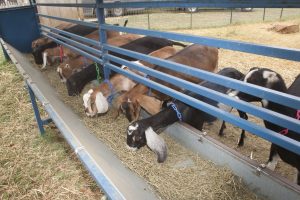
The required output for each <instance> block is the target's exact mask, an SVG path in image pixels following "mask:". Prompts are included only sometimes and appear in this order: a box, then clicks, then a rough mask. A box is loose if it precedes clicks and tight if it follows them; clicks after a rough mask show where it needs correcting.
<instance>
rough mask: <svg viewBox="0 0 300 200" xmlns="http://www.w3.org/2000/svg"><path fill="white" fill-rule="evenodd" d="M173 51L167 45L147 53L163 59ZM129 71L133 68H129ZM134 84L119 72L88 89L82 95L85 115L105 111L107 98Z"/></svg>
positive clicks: (141, 63)
mask: <svg viewBox="0 0 300 200" xmlns="http://www.w3.org/2000/svg"><path fill="white" fill-rule="evenodd" d="M175 53H176V49H175V48H173V47H170V46H167V47H164V48H162V49H159V50H156V51H154V52H152V53H151V54H149V55H150V56H154V57H158V58H162V59H164V58H167V57H170V56H172V55H174V54H175ZM134 62H136V63H139V64H140V65H144V66H147V67H151V66H153V65H152V64H151V63H146V62H140V61H134ZM122 68H124V69H127V70H129V69H128V68H127V67H125V66H122ZM130 71H133V70H131V69H130ZM133 72H135V73H137V74H139V72H138V71H133ZM140 75H142V74H140ZM135 84H136V83H135V82H134V81H132V80H131V79H129V78H127V77H126V76H124V75H121V74H116V75H114V76H112V78H110V80H109V81H105V82H103V83H102V84H101V85H100V86H99V87H96V88H93V89H90V90H89V91H88V92H87V93H86V94H84V95H83V102H84V104H83V105H84V107H85V113H86V115H87V116H90V117H93V116H95V115H96V114H98V113H104V112H107V110H108V107H107V106H106V105H108V101H111V100H112V99H108V98H112V97H113V95H114V94H115V93H118V92H120V91H128V90H130V89H131V88H133V86H135ZM103 97H105V98H103ZM99 101H105V102H99ZM92 105H95V106H92ZM101 105H103V106H105V109H103V108H101V107H99V106H101Z"/></svg>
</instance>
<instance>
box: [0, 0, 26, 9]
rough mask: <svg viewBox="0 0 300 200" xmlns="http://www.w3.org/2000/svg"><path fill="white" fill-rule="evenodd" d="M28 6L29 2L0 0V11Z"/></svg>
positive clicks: (23, 0) (24, 0)
mask: <svg viewBox="0 0 300 200" xmlns="http://www.w3.org/2000/svg"><path fill="white" fill-rule="evenodd" d="M28 5H30V1H29V0H0V9H2V8H12V7H20V6H28Z"/></svg>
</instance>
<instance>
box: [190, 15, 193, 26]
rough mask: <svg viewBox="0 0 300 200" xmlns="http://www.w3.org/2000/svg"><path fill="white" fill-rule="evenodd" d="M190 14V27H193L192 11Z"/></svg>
mask: <svg viewBox="0 0 300 200" xmlns="http://www.w3.org/2000/svg"><path fill="white" fill-rule="evenodd" d="M190 13H191V16H190V29H193V12H190Z"/></svg>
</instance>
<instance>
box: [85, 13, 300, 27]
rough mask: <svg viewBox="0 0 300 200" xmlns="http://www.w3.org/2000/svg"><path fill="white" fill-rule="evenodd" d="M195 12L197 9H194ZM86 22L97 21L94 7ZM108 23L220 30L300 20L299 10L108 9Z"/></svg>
mask: <svg viewBox="0 0 300 200" xmlns="http://www.w3.org/2000/svg"><path fill="white" fill-rule="evenodd" d="M195 9H196V8H195ZM83 13H84V19H85V20H91V19H95V18H96V12H95V8H83ZM105 14H106V23H109V24H116V23H119V24H122V23H123V22H124V21H125V20H127V19H128V21H129V23H128V26H129V27H136V28H145V29H154V30H176V29H197V28H210V27H220V26H226V25H230V24H240V23H255V22H262V21H279V20H287V19H293V18H297V17H300V9H299V8H253V9H251V10H243V9H241V8H235V9H221V8H218V9H216V8H211V9H208V8H202V9H200V8H198V9H196V10H190V9H185V8H149V9H147V8H146V9H145V8H130V9H122V8H117V9H106V11H105Z"/></svg>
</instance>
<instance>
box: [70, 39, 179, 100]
mask: <svg viewBox="0 0 300 200" xmlns="http://www.w3.org/2000/svg"><path fill="white" fill-rule="evenodd" d="M173 45H181V46H185V45H184V44H181V43H178V42H174V41H170V40H167V39H162V38H155V37H148V36H147V37H142V38H139V39H136V40H134V41H132V42H130V43H128V44H125V45H122V46H120V48H123V49H126V50H131V51H135V52H138V53H143V54H149V53H151V52H153V51H156V50H158V49H161V48H163V47H166V46H173ZM109 54H111V55H114V56H117V57H119V58H122V59H125V60H128V61H135V60H136V59H135V58H132V57H130V56H127V55H123V54H119V53H115V52H109ZM111 63H113V64H114V65H116V66H121V65H120V64H118V63H114V62H111ZM99 68H100V74H101V75H103V74H104V73H103V68H102V66H100V67H99ZM114 74H115V72H113V71H112V73H111V74H110V76H113V75H114ZM96 78H97V72H96V68H95V65H94V64H92V65H90V66H88V67H86V68H84V69H83V70H81V71H80V72H78V73H75V74H73V75H72V76H71V77H70V78H69V79H67V82H66V85H67V90H68V94H69V95H70V96H74V95H78V94H80V92H81V91H82V89H83V88H84V86H85V85H86V84H87V83H88V82H90V81H92V80H95V79H96Z"/></svg>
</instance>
